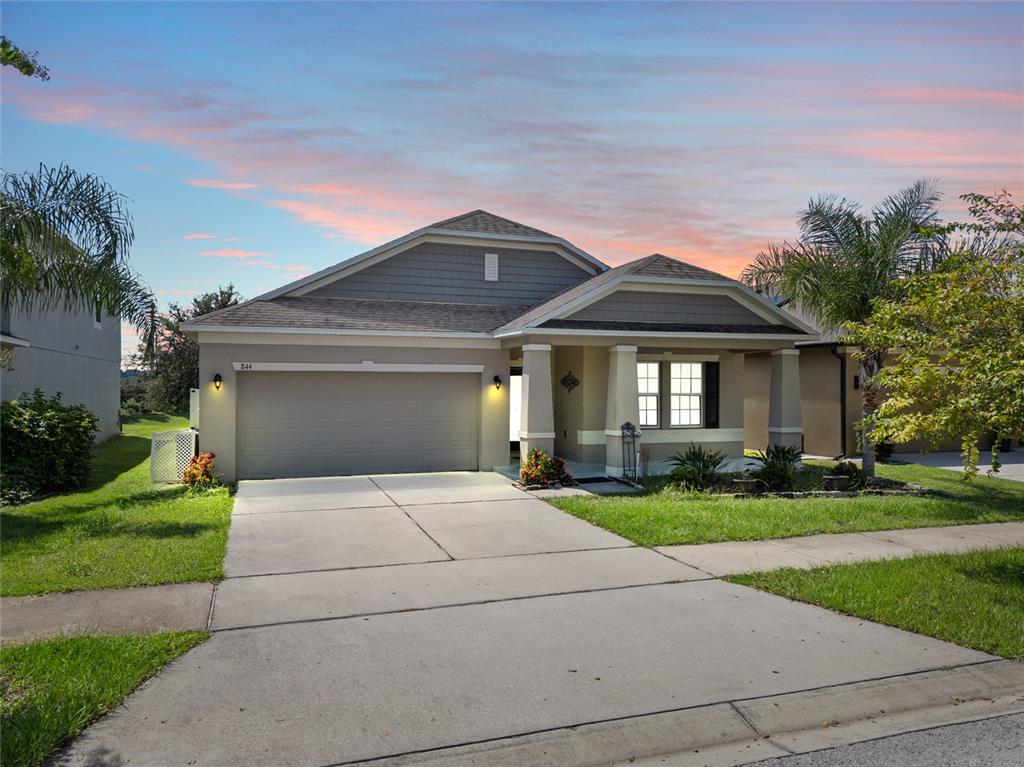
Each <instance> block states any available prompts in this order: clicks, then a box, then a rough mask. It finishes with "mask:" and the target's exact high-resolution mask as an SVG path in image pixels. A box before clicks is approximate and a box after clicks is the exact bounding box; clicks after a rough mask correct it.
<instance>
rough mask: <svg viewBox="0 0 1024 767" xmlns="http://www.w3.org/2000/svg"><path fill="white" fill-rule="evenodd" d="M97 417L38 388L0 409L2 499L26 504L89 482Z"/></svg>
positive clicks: (0, 487)
mask: <svg viewBox="0 0 1024 767" xmlns="http://www.w3.org/2000/svg"><path fill="white" fill-rule="evenodd" d="M97 431H99V419H98V418H97V417H96V416H95V415H94V414H93V413H91V412H90V411H89V410H87V409H86V408H85V407H83V406H82V405H65V404H64V403H62V402H61V400H60V395H59V394H58V395H57V396H56V397H49V398H48V397H46V396H45V395H44V394H43V392H41V391H40V390H39V389H36V390H35V392H34V393H33V394H32V396H29V395H28V394H22V395H21V397H19V398H18V399H16V400H10V401H8V402H4V403H2V405H0V500H2V502H3V503H4V504H5V505H6V504H15V503H24V502H26V501H28V500H31V499H32V498H34V497H36V496H38V495H42V494H44V493H53V492H59V491H64V490H75V489H77V488H80V487H83V486H84V485H85V483H86V482H88V481H89V469H90V466H91V463H92V448H93V439H94V437H95V435H96V432H97Z"/></svg>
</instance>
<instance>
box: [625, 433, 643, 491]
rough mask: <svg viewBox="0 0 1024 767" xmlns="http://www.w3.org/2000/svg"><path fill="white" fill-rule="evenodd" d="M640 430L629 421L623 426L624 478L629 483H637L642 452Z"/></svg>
mask: <svg viewBox="0 0 1024 767" xmlns="http://www.w3.org/2000/svg"><path fill="white" fill-rule="evenodd" d="M639 439H640V430H639V429H637V428H636V426H634V425H633V424H631V423H630V422H629V421H626V422H625V423H624V424H622V478H623V479H625V480H627V481H629V482H636V481H637V467H638V464H639V463H640V452H639V450H637V446H636V445H637V440H639Z"/></svg>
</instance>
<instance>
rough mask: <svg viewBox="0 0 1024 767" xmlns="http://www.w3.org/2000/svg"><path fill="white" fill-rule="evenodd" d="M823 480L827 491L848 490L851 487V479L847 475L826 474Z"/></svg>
mask: <svg viewBox="0 0 1024 767" xmlns="http://www.w3.org/2000/svg"><path fill="white" fill-rule="evenodd" d="M822 480H823V481H824V483H825V489H826V490H846V488H848V487H849V486H850V478H849V477H848V476H846V475H845V474H826V475H825V476H824V477H822Z"/></svg>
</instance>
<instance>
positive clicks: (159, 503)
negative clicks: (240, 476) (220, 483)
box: [0, 415, 232, 596]
mask: <svg viewBox="0 0 1024 767" xmlns="http://www.w3.org/2000/svg"><path fill="white" fill-rule="evenodd" d="M187 425H188V424H187V421H186V419H184V418H177V417H172V416H159V415H158V416H147V417H145V418H142V419H139V420H137V421H135V422H134V423H129V424H126V425H125V427H124V434H123V435H121V436H119V437H114V438H113V439H110V440H108V441H106V442H104V443H102V444H101V445H98V446H97V448H96V453H95V456H94V459H93V466H92V479H91V480H90V483H89V485H88V486H87V487H86V488H84V489H83V490H80V491H77V492H74V493H66V494H63V495H58V496H54V497H52V498H47V499H45V500H41V501H37V502H35V503H29V504H25V505H24V506H18V507H13V508H5V509H3V510H2V511H0V526H2V528H3V538H2V540H0V567H2V569H3V579H2V582H0V595H3V596H22V595H26V594H42V593H46V592H51V591H74V590H77V589H99V588H114V587H119V586H141V585H153V584H158V583H178V582H183V581H202V580H215V579H218V578H220V577H221V576H222V575H223V570H222V561H223V559H224V548H225V545H226V543H227V531H228V524H229V523H230V518H231V504H232V500H231V497H230V495H229V493H228V490H227V488H218V489H216V490H209V491H198V492H197V491H190V490H188V488H186V487H184V486H182V485H171V486H161V485H153V484H151V483H150V481H149V442H150V435H151V434H152V432H153V431H160V430H164V429H176V428H185V427H187Z"/></svg>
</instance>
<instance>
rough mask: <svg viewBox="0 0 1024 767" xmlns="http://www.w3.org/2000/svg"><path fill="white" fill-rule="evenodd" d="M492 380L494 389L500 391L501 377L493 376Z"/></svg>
mask: <svg viewBox="0 0 1024 767" xmlns="http://www.w3.org/2000/svg"><path fill="white" fill-rule="evenodd" d="M492 380H493V381H494V388H495V389H499V390H500V389H501V376H499V375H496V376H494V378H493V379H492Z"/></svg>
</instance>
